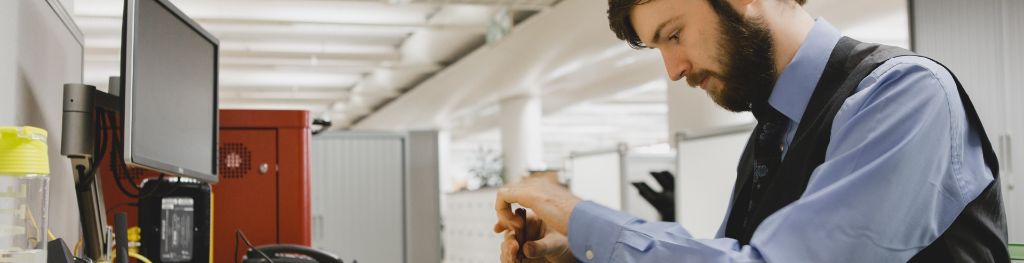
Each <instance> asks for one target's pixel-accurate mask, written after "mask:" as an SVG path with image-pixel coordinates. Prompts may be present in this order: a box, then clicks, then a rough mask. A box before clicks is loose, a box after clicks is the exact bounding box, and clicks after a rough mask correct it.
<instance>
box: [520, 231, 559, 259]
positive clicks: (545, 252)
mask: <svg viewBox="0 0 1024 263" xmlns="http://www.w3.org/2000/svg"><path fill="white" fill-rule="evenodd" d="M568 245H569V239H567V238H566V237H565V236H563V235H561V234H558V233H554V231H549V232H548V233H547V235H545V236H544V238H541V239H539V240H535V241H530V242H526V244H523V254H525V255H526V257H527V258H543V257H546V256H552V255H561V254H562V253H565V251H566V249H568Z"/></svg>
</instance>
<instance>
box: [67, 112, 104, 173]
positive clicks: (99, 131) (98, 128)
mask: <svg viewBox="0 0 1024 263" xmlns="http://www.w3.org/2000/svg"><path fill="white" fill-rule="evenodd" d="M104 112H106V111H105V110H103V109H102V108H97V109H96V114H95V115H93V143H98V144H94V145H93V149H92V157H93V159H92V162H91V163H90V165H91V166H90V167H89V170H88V171H86V170H85V168H86V167H80V168H76V169H79V175H81V176H82V178H79V180H78V185H76V187H75V188H76V189H77V190H78V191H79V192H85V191H88V190H89V186H90V185H91V184H92V181H93V180H95V179H96V172H97V170H98V169H99V166H100V164H101V161H102V160H103V156H104V155H106V151H107V143H108V141H107V132H106V131H107V130H106V125H104V123H105V120H106V119H105V118H103V117H97V115H99V116H102V115H104Z"/></svg>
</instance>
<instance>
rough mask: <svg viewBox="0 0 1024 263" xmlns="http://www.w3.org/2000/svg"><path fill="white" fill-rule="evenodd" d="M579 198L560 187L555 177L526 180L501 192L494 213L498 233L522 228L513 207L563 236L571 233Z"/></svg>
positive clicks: (510, 185)
mask: <svg viewBox="0 0 1024 263" xmlns="http://www.w3.org/2000/svg"><path fill="white" fill-rule="evenodd" d="M579 202H580V198H579V197H576V196H574V195H572V193H571V192H569V189H566V188H565V187H563V186H562V185H560V184H558V180H557V178H555V177H553V176H546V177H545V176H527V177H523V180H521V181H519V182H516V183H513V184H509V185H507V186H505V187H502V188H501V189H499V190H498V195H497V198H496V200H495V210H496V211H497V214H498V223H497V226H496V227H495V229H494V230H495V232H501V231H505V230H512V231H515V230H516V229H520V228H522V226H523V225H522V219H519V217H517V216H516V215H515V214H514V213H512V204H514V203H518V204H519V205H520V206H523V207H526V208H529V209H531V210H532V212H533V213H535V214H536V217H537V218H538V219H539V220H540V221H543V222H544V224H545V225H546V226H548V227H550V228H551V229H553V230H555V231H558V232H559V233H561V234H562V235H563V236H565V235H568V233H569V217H570V216H571V215H572V209H573V208H575V207H576V204H577V203H579ZM499 226H500V228H499Z"/></svg>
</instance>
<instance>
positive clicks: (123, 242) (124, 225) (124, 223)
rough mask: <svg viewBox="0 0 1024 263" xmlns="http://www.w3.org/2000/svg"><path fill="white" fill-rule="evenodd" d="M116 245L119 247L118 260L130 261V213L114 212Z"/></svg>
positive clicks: (124, 262) (120, 261)
mask: <svg viewBox="0 0 1024 263" xmlns="http://www.w3.org/2000/svg"><path fill="white" fill-rule="evenodd" d="M114 238H115V239H116V241H114V246H115V247H116V248H117V262H119V263H128V214H125V213H124V212H118V213H117V214H114Z"/></svg>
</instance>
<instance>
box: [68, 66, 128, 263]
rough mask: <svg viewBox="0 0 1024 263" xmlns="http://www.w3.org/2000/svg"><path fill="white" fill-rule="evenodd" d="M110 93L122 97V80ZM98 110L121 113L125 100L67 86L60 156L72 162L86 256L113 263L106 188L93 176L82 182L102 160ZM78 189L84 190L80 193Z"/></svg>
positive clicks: (114, 81)
mask: <svg viewBox="0 0 1024 263" xmlns="http://www.w3.org/2000/svg"><path fill="white" fill-rule="evenodd" d="M110 87H111V88H110V90H113V91H115V92H117V93H120V92H119V91H120V79H119V78H117V77H111V79H110ZM96 109H103V110H105V111H112V112H122V111H123V109H124V100H123V99H122V98H120V97H118V96H116V95H111V94H109V93H106V92H102V91H99V90H97V89H96V87H94V86H90V85H85V84H78V83H74V84H64V103H63V110H64V112H63V120H62V126H63V127H62V129H63V130H62V132H61V149H60V152H61V155H64V156H67V157H68V159H70V160H71V166H72V171H73V172H74V179H75V186H76V187H75V188H76V192H77V193H76V196H77V198H78V212H79V218H80V219H81V223H82V234H83V237H82V240H83V241H84V243H85V251H84V252H85V256H86V257H88V258H90V259H92V260H93V261H96V262H110V261H111V255H110V251H111V248H112V247H113V243H114V242H113V235H112V233H113V229H112V228H111V227H110V226H108V225H107V218H106V209H105V208H104V203H103V187H102V185H101V182H100V176H99V175H96V174H95V173H93V176H92V179H91V180H90V181H91V183H88V185H82V182H81V180H83V179H87V178H88V174H87V173H89V171H92V170H93V169H98V168H99V167H98V165H97V167H92V166H93V165H92V164H93V160H94V159H96V158H102V157H103V156H93V153H94V150H95V149H96V148H97V147H106V145H96V141H95V139H94V138H95V130H96V125H97V120H96V115H95V114H96ZM79 185H82V188H81V189H79Z"/></svg>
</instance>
